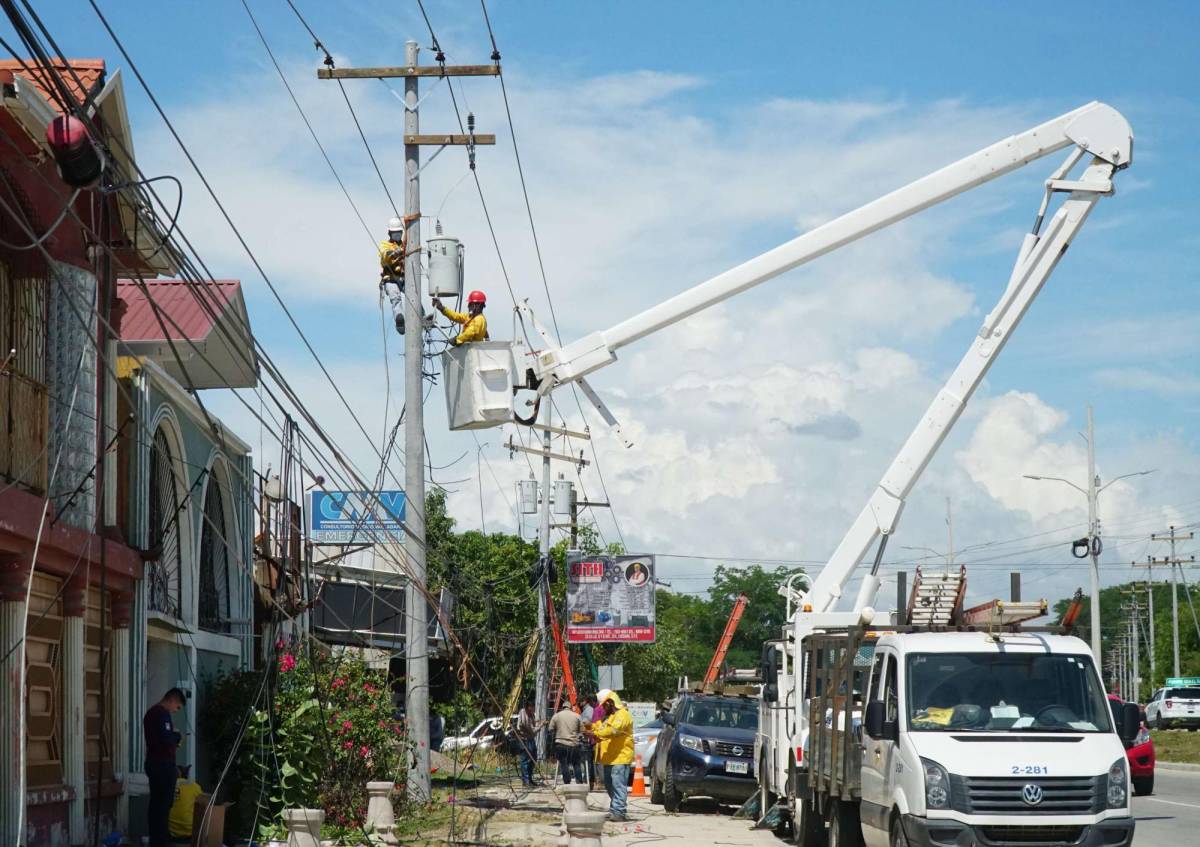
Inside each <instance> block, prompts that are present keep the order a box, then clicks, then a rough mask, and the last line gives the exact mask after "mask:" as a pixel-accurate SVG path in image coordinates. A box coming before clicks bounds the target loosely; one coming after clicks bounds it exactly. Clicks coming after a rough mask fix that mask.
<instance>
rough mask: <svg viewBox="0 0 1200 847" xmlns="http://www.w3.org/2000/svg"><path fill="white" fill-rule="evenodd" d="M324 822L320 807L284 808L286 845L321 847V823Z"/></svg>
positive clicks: (290, 846)
mask: <svg viewBox="0 0 1200 847" xmlns="http://www.w3.org/2000/svg"><path fill="white" fill-rule="evenodd" d="M323 823H325V812H324V810H322V809H284V810H283V825H284V826H286V827H287V831H288V837H287V847H321V824H323Z"/></svg>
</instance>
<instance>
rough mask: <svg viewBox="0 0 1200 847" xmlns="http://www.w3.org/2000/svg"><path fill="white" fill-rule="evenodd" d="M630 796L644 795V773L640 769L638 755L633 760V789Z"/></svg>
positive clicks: (640, 761)
mask: <svg viewBox="0 0 1200 847" xmlns="http://www.w3.org/2000/svg"><path fill="white" fill-rule="evenodd" d="M629 796H630V797H645V796H646V774H645V773H644V772H643V771H642V757H641V756H638V757H637V758H636V759H634V762H633V790H632V791H630V792H629Z"/></svg>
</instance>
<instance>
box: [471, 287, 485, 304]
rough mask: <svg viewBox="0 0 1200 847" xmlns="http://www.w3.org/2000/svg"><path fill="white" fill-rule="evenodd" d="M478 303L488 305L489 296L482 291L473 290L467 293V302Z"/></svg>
mask: <svg viewBox="0 0 1200 847" xmlns="http://www.w3.org/2000/svg"><path fill="white" fill-rule="evenodd" d="M471 303H478V304H479V305H480V306H486V305H487V296H486V295H485V294H484V293H483V292H482V291H472V292H471V293H470V294H468V295H467V304H468V305H470V304H471Z"/></svg>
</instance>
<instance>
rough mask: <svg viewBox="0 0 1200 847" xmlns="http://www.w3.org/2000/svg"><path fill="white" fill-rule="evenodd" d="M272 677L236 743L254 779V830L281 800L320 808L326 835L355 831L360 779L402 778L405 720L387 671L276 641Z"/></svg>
mask: <svg viewBox="0 0 1200 847" xmlns="http://www.w3.org/2000/svg"><path fill="white" fill-rule="evenodd" d="M276 648H277V649H276V656H277V659H276V661H277V667H276V674H275V684H274V687H273V689H272V691H271V692H270V696H269V698H264V702H263V703H262V704H260V708H258V709H256V710H255V712H254V714H253V716H252V718H251V723H250V728H249V730H248V732H247V737H246V739H245V742H244V743H243V745H242V750H243V755H244V756H245V757H248V759H249V761H250V763H251V766H250V767H249V768H247V770H249V771H250V772H251V773H253V774H254V775H255V778H256V779H257V781H258V785H257V786H256V788H257V792H256V793H257V794H258V795H259V804H258V805H259V809H258V811H259V817H258V821H259V825H260V831H259V837H260V838H269V837H271V836H272V835H274V834H276V833H277V832H278V825H279V821H280V812H281V811H282V810H283V809H285V808H308V809H323V810H324V811H325V821H326V830H327V835H329V836H332V837H335V838H336V837H338V836H339V835H343V834H344V835H345V836H350V837H352V836H354V835H355V834H357V835H358V836H360V837H361V835H362V834H363V823H364V821H365V819H366V812H367V791H366V784H367V783H368V782H374V781H383V780H388V781H393V782H400V783H401V784H402V783H403V782H404V779H405V769H406V762H407V759H408V757H407V755H406V751H407V747H406V741H405V734H404V727H403V726H402V725H401V724H400V722H399V721H397V720H396V719H395V718H394V716H393V711H394V707H393V705H392V693H391V689H390V688H389V687H388V684H387V674H386V673H385V672H384V671H381V670H373V669H371V668H368V667H367V665H366V663H364V662H363V661H362V660H361V659H359V658H357V657H356V656H353V655H350V654H340V655H332V654H330V653H328V652H327V651H326V650H325V648H323V647H320V646H313V647H311V648H309V647H308V646H304V647H298V646H296V645H293V644H286V643H282V642H281V643H279V644H277V645H276Z"/></svg>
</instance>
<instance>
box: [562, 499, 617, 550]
mask: <svg viewBox="0 0 1200 847" xmlns="http://www.w3.org/2000/svg"><path fill="white" fill-rule="evenodd" d="M588 508H592V509H610V508H612V506H611V505H610V504H609V503H608V501H599V500H580V499H579V498H578V497H577V496H576V495H575V489H574V488H572V489H571V519H570V523H568V524H567V526H568V527H570V529H571V549H572V550H577V549H578V548H579V510H580V509H588Z"/></svg>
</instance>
